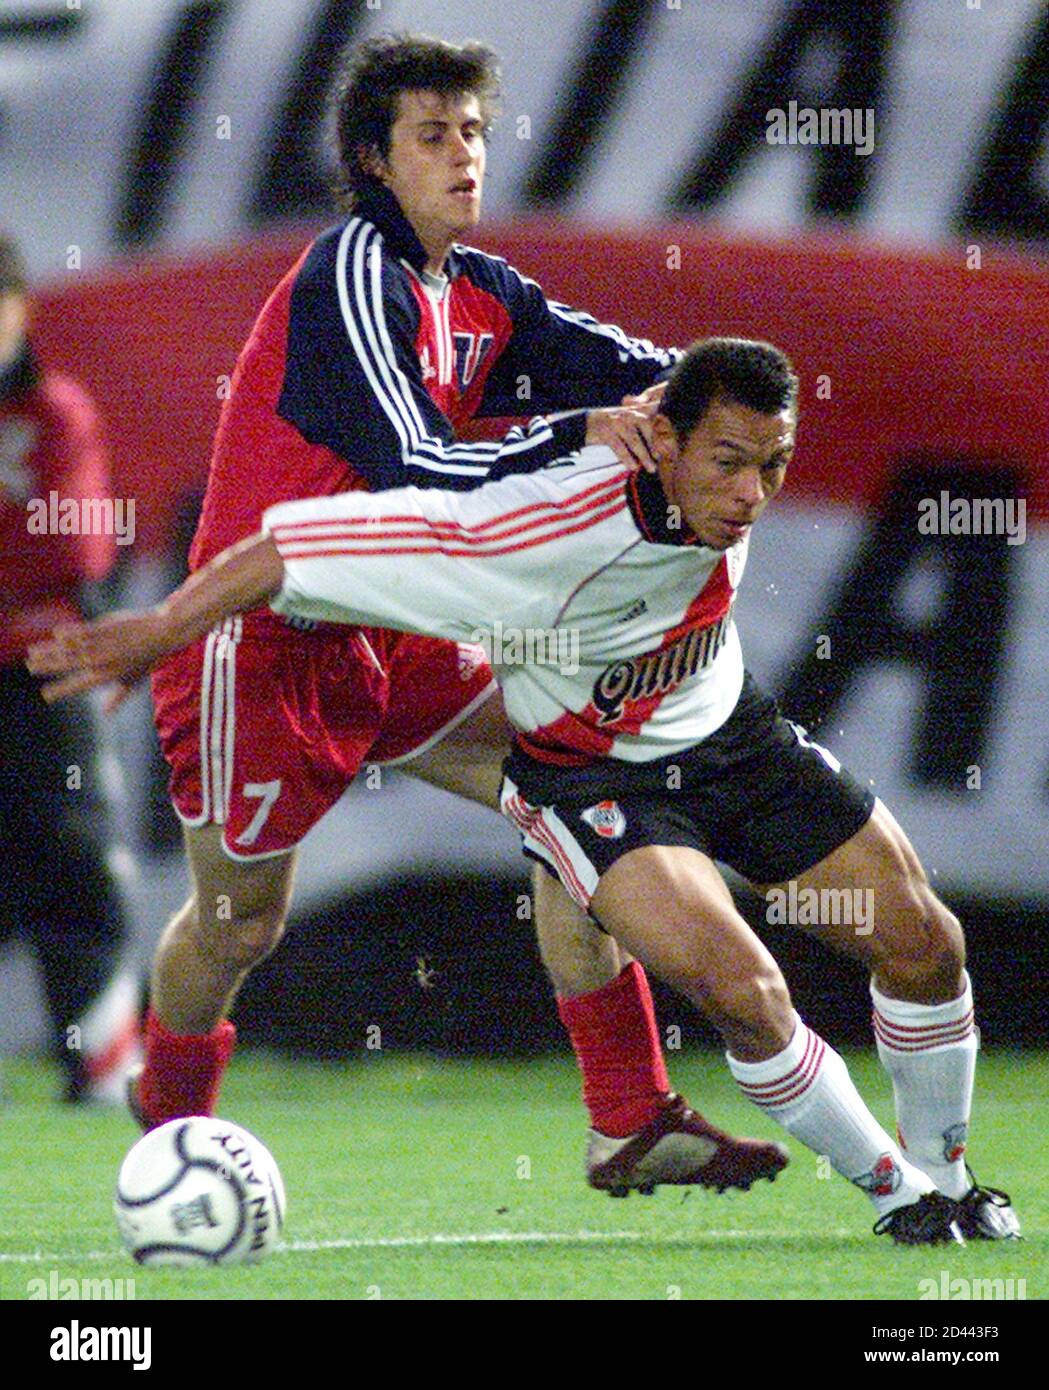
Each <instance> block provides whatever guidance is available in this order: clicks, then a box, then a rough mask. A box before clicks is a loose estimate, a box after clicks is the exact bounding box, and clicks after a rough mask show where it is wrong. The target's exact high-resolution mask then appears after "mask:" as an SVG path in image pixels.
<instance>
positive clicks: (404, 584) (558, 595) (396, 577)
mask: <svg viewBox="0 0 1049 1390" xmlns="http://www.w3.org/2000/svg"><path fill="white" fill-rule="evenodd" d="M676 520H677V518H676V516H675V510H674V509H672V508H670V507H668V505H667V501H666V497H665V495H664V493H663V489H662V486H661V485H660V483H659V480H658V478H656V477H655V476H653V475H651V474H648V473H642V472H636V471H634V470H632V469H629V468H625V467H624V466H623V465H622V464H620V463H619V462H618V460H617V459H616V458H615V455H614V454H613V453H612V452H611V450H609V449H607V448H604V447H592V448H586V449H582V450H581V451H579V452H578V453H576V454H573V455H572V456H571V457H570V458H568V459H566V460H564V461H562V462H560V463H556V464H554V465H552V466H550V467H549V468H545V469H542V470H540V471H538V472H535V473H529V474H515V475H513V476H511V477H507V478H504V479H501V480H499V481H498V482H493V483H486V484H484V485H483V486H481V487H479V488H476V489H474V490H473V491H472V492H448V491H443V490H437V489H432V490H431V489H418V488H414V487H408V488H395V489H392V490H390V491H387V492H381V493H364V492H352V493H343V494H339V495H337V496H334V497H319V498H310V499H307V500H304V501H299V502H287V503H281V504H279V505H277V506H274V507H270V508H269V509H268V511H267V512H266V513H265V516H264V519H263V529H264V530H266V531H267V532H269V534H270V535H271V536H272V537H273V539H274V541H275V542H276V544H277V547H278V549H279V550H280V553H281V556H282V558H283V560H284V566H285V574H284V584H283V587H282V589H281V591H280V593H279V594H278V595H277V596H276V597H275V599H274V600H273V603H272V607H273V608H274V609H275V610H276V611H277V612H278V613H284V614H289V615H294V616H298V617H302V618H312V619H319V620H322V621H328V622H333V621H334V622H348V623H360V624H365V625H376V626H381V627H390V628H399V629H403V630H405V631H408V632H420V633H424V634H427V635H429V636H433V637H445V638H451V639H452V640H455V641H459V642H465V643H480V644H481V645H482V646H483V647H484V649H485V652H486V654H488V655H489V656H490V659H491V660H492V664H493V669H494V671H495V674H496V676H497V678H498V680H499V683H500V685H501V686H502V688H503V698H504V702H505V706H506V711H507V715H508V717H509V718H510V720H511V722H512V723H513V724H514V726H515V728H516V729H517V730H518V738H519V742H520V744H521V746H522V748H523V749H524V750H525V751H526V752H527V753H529V754H530V755H531V756H533V757H536V758H538V759H540V760H542V761H544V762H548V763H555V764H563V765H565V766H580V765H582V764H585V763H588V762H590V761H592V760H594V759H595V758H603V757H612V758H622V759H625V760H627V761H630V762H646V761H649V760H650V759H653V758H661V757H665V756H667V755H670V754H673V753H677V752H681V751H682V750H684V749H685V748H688V747H690V746H691V745H693V744H695V743H697V742H699V740H701V739H703V738H706V737H707V736H708V735H710V734H712V733H713V732H714V731H715V730H716V729H718V728H720V726H721V725H722V724H723V723H724V722H725V720H726V719H727V718H728V716H729V714H731V712H732V710H733V708H734V706H735V704H736V701H737V699H738V698H739V693H740V689H741V687H742V683H743V657H742V653H741V650H740V645H739V638H738V636H737V634H736V629H735V624H734V623H733V621H732V603H733V599H734V596H735V590H736V587H737V585H738V583H739V580H740V576H741V575H742V572H743V566H744V563H745V559H746V541H745V540H744V541H742V542H740V543H738V544H736V545H735V546H733V547H731V549H729V550H728V551H720V550H714V549H710V548H708V547H706V546H703V545H701V544H699V542H698V541H697V540H696V538H695V537H694V536H692V535H691V534H690V533H689V532H688V531H687V529H685V528H684V527H683V526H681V525H678V526H676V527H675V521H676Z"/></svg>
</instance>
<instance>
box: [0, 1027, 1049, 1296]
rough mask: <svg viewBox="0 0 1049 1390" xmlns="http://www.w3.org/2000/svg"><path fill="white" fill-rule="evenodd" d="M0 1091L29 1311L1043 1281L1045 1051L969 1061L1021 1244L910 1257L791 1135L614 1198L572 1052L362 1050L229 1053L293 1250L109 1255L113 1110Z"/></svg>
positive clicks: (12, 1265) (873, 1075)
mask: <svg viewBox="0 0 1049 1390" xmlns="http://www.w3.org/2000/svg"><path fill="white" fill-rule="evenodd" d="M670 1061H671V1073H672V1077H673V1081H674V1084H675V1085H677V1086H679V1087H680V1088H681V1089H682V1090H683V1091H684V1092H685V1094H686V1095H688V1096H689V1098H690V1099H691V1100H692V1102H693V1103H694V1104H696V1105H698V1106H700V1107H701V1108H703V1109H704V1110H705V1111H706V1112H707V1113H708V1114H709V1115H710V1117H711V1118H713V1119H715V1120H716V1121H718V1122H720V1123H722V1124H725V1125H728V1126H730V1127H732V1128H735V1129H736V1130H737V1131H740V1132H746V1133H752V1134H754V1133H757V1134H767V1135H770V1136H771V1135H774V1134H776V1133H777V1131H776V1129H775V1127H774V1126H773V1125H771V1124H770V1123H769V1122H768V1121H767V1120H766V1119H765V1118H764V1116H762V1115H760V1114H758V1113H757V1111H755V1110H754V1109H753V1108H752V1107H750V1106H749V1105H747V1103H746V1102H745V1101H744V1100H743V1099H742V1098H741V1097H740V1096H739V1094H738V1093H737V1091H736V1089H735V1087H734V1084H733V1083H732V1081H731V1078H730V1077H729V1075H728V1072H727V1070H726V1068H725V1066H724V1063H723V1062H722V1061H721V1060H720V1059H719V1058H718V1057H716V1056H714V1055H710V1054H705V1053H696V1054H673V1053H672V1054H671V1057H670ZM849 1063H850V1066H851V1068H852V1071H853V1075H854V1077H855V1079H856V1081H857V1083H858V1085H859V1086H860V1089H861V1090H862V1091H863V1093H864V1095H865V1096H866V1097H867V1099H868V1100H869V1101H870V1103H871V1104H872V1106H873V1108H874V1109H875V1111H876V1113H877V1114H878V1116H879V1118H880V1119H881V1120H882V1121H883V1123H885V1124H886V1125H887V1126H890V1127H891V1124H892V1115H891V1100H890V1090H889V1083H888V1080H887V1078H886V1077H885V1075H884V1073H883V1072H882V1071H881V1069H880V1067H879V1065H878V1063H877V1059H876V1057H875V1056H874V1054H873V1051H871V1052H857V1053H852V1054H850V1055H849ZM3 1079H4V1085H5V1089H6V1092H7V1095H6V1099H5V1101H4V1103H3V1104H2V1106H0V1184H2V1192H0V1295H2V1296H3V1297H4V1298H5V1299H26V1298H27V1297H28V1296H29V1292H30V1288H31V1285H30V1281H31V1280H33V1279H39V1278H43V1279H45V1280H46V1279H48V1278H49V1276H50V1272H51V1271H52V1270H53V1271H55V1277H56V1279H58V1280H62V1279H69V1278H73V1279H87V1278H91V1279H104V1278H112V1279H118V1278H123V1279H125V1280H127V1279H129V1278H131V1279H134V1284H135V1288H134V1296H135V1297H136V1298H137V1299H153V1298H157V1299H217V1298H218V1299H238V1298H251V1299H255V1298H263V1299H267V1298H272V1299H289V1298H290V1299H297V1298H321V1299H369V1298H373V1299H374V1298H382V1299H445V1298H456V1299H527V1298H542V1299H571V1298H586V1299H605V1298H617V1299H621V1298H630V1299H638V1298H640V1299H660V1300H665V1299H674V1298H680V1299H703V1298H741V1299H752V1298H759V1299H795V1298H805V1299H809V1298H811V1299H850V1300H858V1299H903V1300H917V1299H918V1298H919V1294H920V1292H921V1290H922V1286H921V1283H920V1281H921V1280H923V1279H930V1278H931V1279H933V1280H935V1281H936V1284H937V1286H939V1283H940V1281H941V1279H942V1277H943V1274H944V1271H946V1272H947V1275H948V1277H949V1278H950V1279H956V1278H959V1277H963V1278H968V1279H1002V1280H1010V1279H1011V1280H1013V1281H1014V1283H1013V1285H1012V1288H1013V1290H1014V1293H1015V1294H1017V1295H1019V1296H1025V1297H1027V1298H1028V1299H1036V1298H1044V1297H1045V1294H1046V1290H1047V1287H1049V1203H1047V1198H1046V1190H1047V1181H1046V1179H1047V1176H1049V1175H1047V1168H1049V1156H1047V1155H1049V1145H1047V1144H1046V1132H1045V1131H1046V1124H1045V1110H1044V1098H1045V1096H1046V1095H1047V1094H1049V1057H1046V1056H1045V1055H1039V1054H1033V1053H997V1054H995V1053H992V1054H988V1055H984V1056H983V1057H982V1058H981V1063H980V1069H979V1072H978V1078H977V1088H978V1089H977V1105H976V1110H975V1117H974V1125H973V1136H972V1142H971V1145H970V1156H971V1158H972V1161H973V1163H974V1165H975V1167H976V1171H977V1173H978V1174H979V1176H980V1178H981V1179H982V1180H983V1181H984V1182H985V1183H987V1184H990V1185H992V1186H995V1187H1002V1188H1004V1189H1005V1190H1006V1191H1008V1192H1010V1193H1011V1194H1012V1196H1013V1200H1014V1203H1015V1205H1016V1207H1017V1210H1018V1212H1019V1214H1020V1217H1021V1220H1022V1221H1023V1223H1024V1227H1025V1232H1026V1236H1027V1239H1026V1240H1025V1241H1024V1242H1023V1243H1010V1244H1005V1245H1003V1244H996V1243H990V1242H981V1243H970V1245H969V1246H968V1247H967V1248H966V1249H965V1250H960V1249H953V1248H946V1249H945V1248H942V1247H941V1248H934V1249H916V1250H912V1249H903V1248H898V1247H895V1246H893V1245H892V1244H891V1243H889V1241H888V1240H887V1239H886V1238H884V1237H883V1238H881V1239H875V1238H874V1237H873V1236H872V1235H871V1231H870V1227H871V1223H872V1220H873V1212H872V1209H871V1207H870V1205H869V1203H868V1202H867V1200H866V1198H865V1197H863V1195H862V1194H861V1193H859V1192H857V1191H855V1190H854V1189H853V1188H851V1187H849V1186H848V1185H847V1184H845V1183H844V1182H842V1181H841V1180H840V1179H838V1178H836V1177H834V1176H833V1175H832V1176H831V1177H830V1178H829V1179H828V1178H827V1177H825V1176H824V1168H825V1165H823V1164H820V1163H819V1161H818V1160H817V1158H816V1156H815V1155H813V1154H810V1153H809V1152H808V1151H807V1150H805V1149H804V1148H802V1147H801V1146H800V1145H797V1144H794V1143H793V1142H791V1144H790V1147H791V1157H792V1162H791V1166H790V1167H789V1168H788V1169H787V1171H786V1172H785V1173H783V1174H781V1176H780V1178H779V1180H778V1181H777V1182H776V1183H775V1184H774V1185H770V1184H768V1183H761V1184H759V1185H758V1186H757V1187H756V1188H754V1189H753V1190H752V1191H751V1192H749V1193H733V1194H727V1195H725V1196H717V1195H716V1194H714V1193H712V1192H706V1191H703V1190H699V1189H697V1190H695V1191H689V1192H687V1194H686V1193H685V1192H684V1191H683V1190H681V1189H674V1188H666V1187H664V1188H661V1189H660V1190H659V1191H658V1192H657V1193H656V1195H655V1196H654V1197H651V1198H643V1197H640V1196H638V1195H637V1194H633V1195H631V1197H629V1198H628V1199H627V1200H625V1201H624V1200H620V1201H616V1200H613V1199H610V1198H609V1197H607V1196H605V1195H604V1194H601V1193H596V1192H593V1191H591V1190H590V1189H589V1188H587V1187H586V1186H585V1184H584V1182H583V1179H582V1176H581V1172H582V1160H583V1144H584V1134H585V1126H586V1121H585V1116H584V1112H583V1110H582V1108H581V1105H580V1102H579V1100H578V1080H577V1076H576V1072H575V1069H574V1066H573V1063H572V1062H571V1060H570V1059H568V1058H550V1059H546V1060H543V1061H540V1062H517V1063H507V1062H487V1061H461V1062H450V1061H436V1060H433V1059H431V1058H425V1057H405V1056H403V1055H384V1054H382V1053H371V1054H366V1055H364V1056H362V1057H360V1058H359V1059H355V1060H353V1061H351V1062H348V1063H346V1064H344V1065H321V1064H314V1063H303V1062H294V1061H288V1060H284V1059H280V1058H275V1057H269V1056H266V1055H263V1054H257V1053H256V1054H251V1053H247V1052H245V1053H243V1054H240V1055H238V1057H237V1059H236V1062H235V1064H234V1066H233V1067H232V1069H231V1071H230V1073H229V1077H228V1080H227V1083H226V1088H225V1091H224V1094H223V1104H222V1110H221V1113H222V1115H223V1116H224V1118H227V1119H230V1120H233V1121H235V1122H237V1123H239V1124H242V1125H245V1126H246V1127H247V1128H248V1129H250V1130H252V1131H254V1132H255V1133H256V1134H257V1135H258V1136H259V1137H260V1138H261V1139H262V1140H263V1142H264V1143H266V1144H267V1145H268V1146H269V1147H270V1148H271V1149H272V1150H273V1152H274V1154H275V1155H276V1157H277V1160H278V1162H279V1164H280V1166H281V1170H282V1172H283V1174H284V1180H285V1183H286V1186H287V1191H288V1220H287V1224H286V1227H285V1232H284V1236H285V1240H284V1244H283V1246H282V1248H281V1249H280V1250H278V1251H277V1252H276V1253H275V1254H273V1255H272V1256H271V1257H270V1258H269V1259H268V1260H267V1261H266V1262H265V1263H263V1264H261V1265H259V1266H257V1267H254V1268H239V1269H203V1270H198V1269H194V1270H162V1269H158V1270H150V1269H143V1268H139V1267H136V1266H135V1265H134V1264H133V1263H132V1262H131V1261H130V1259H128V1258H127V1257H126V1256H125V1255H124V1254H123V1253H122V1252H121V1251H120V1249H119V1243H118V1240H117V1234H116V1228H115V1225H114V1222H113V1218H112V1214H111V1205H110V1204H111V1198H112V1189H113V1183H114V1179H115V1176H116V1171H117V1167H118V1165H119V1163H120V1160H121V1158H122V1157H123V1155H124V1152H125V1151H126V1150H127V1148H128V1147H129V1146H130V1145H131V1143H132V1142H133V1140H134V1138H135V1131H134V1130H133V1128H132V1125H131V1121H130V1119H129V1118H128V1116H127V1115H125V1114H123V1113H121V1112H119V1111H113V1112H106V1111H99V1110H91V1111H86V1112H85V1111H78V1110H73V1109H70V1108H67V1107H62V1106H59V1105H58V1104H57V1103H55V1102H54V1100H53V1099H52V1097H53V1095H54V1093H55V1091H56V1089H57V1081H56V1077H55V1074H54V1073H53V1071H52V1070H51V1069H50V1068H48V1067H47V1066H45V1065H43V1064H42V1063H34V1062H31V1061H23V1060H19V1061H11V1062H9V1063H7V1064H6V1066H5V1068H4V1071H3ZM1021 1280H1023V1281H1025V1285H1024V1286H1021V1284H1020V1282H1019V1281H1021ZM37 1287H38V1286H37ZM925 1287H926V1289H927V1288H928V1286H925ZM1006 1287H1009V1286H1008V1285H1007V1286H1006ZM966 1307H967V1308H969V1309H970V1310H971V1311H973V1312H975V1310H974V1309H972V1305H971V1304H967V1305H966Z"/></svg>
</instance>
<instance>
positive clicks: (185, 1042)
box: [138, 1009, 237, 1128]
mask: <svg viewBox="0 0 1049 1390" xmlns="http://www.w3.org/2000/svg"><path fill="white" fill-rule="evenodd" d="M236 1041H237V1030H236V1028H234V1026H233V1024H232V1023H230V1022H229V1021H228V1020H227V1019H223V1021H222V1022H221V1023H220V1024H219V1025H218V1026H217V1027H216V1028H215V1029H214V1030H213V1031H212V1032H210V1033H187V1034H179V1033H171V1032H169V1031H168V1030H167V1028H165V1027H164V1025H163V1023H161V1021H160V1019H159V1018H157V1016H156V1014H155V1013H154V1012H153V1010H152V1009H150V1010H149V1012H148V1013H147V1014H146V1065H145V1068H144V1069H143V1072H142V1076H141V1078H140V1080H139V1083H138V1098H139V1103H140V1105H141V1107H142V1113H143V1115H144V1116H145V1118H146V1120H148V1122H149V1124H150V1125H151V1126H152V1127H153V1128H155V1127H156V1126H157V1125H162V1124H165V1123H166V1122H167V1121H168V1120H176V1119H180V1118H181V1117H182V1116H183V1115H212V1114H214V1111H215V1105H216V1102H217V1101H218V1096H219V1087H220V1086H221V1084H222V1074H223V1072H224V1071H225V1070H226V1066H227V1064H228V1062H229V1059H230V1057H231V1056H232V1055H233V1048H234V1045H235V1043H236Z"/></svg>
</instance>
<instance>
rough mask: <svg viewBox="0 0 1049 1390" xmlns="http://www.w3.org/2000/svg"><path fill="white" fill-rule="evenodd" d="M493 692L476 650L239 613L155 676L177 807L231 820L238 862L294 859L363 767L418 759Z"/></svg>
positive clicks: (216, 821)
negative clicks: (305, 628) (303, 628)
mask: <svg viewBox="0 0 1049 1390" xmlns="http://www.w3.org/2000/svg"><path fill="white" fill-rule="evenodd" d="M493 688H494V682H493V679H492V672H491V670H490V668H489V667H488V665H487V664H486V663H485V661H484V657H483V654H482V653H481V651H480V648H478V647H472V646H468V645H466V644H457V643H455V642H444V641H438V640H436V639H434V638H431V637H417V636H412V635H410V634H408V633H401V632H389V631H386V630H385V629H382V628H357V627H335V626H333V625H324V626H321V627H319V628H317V629H316V630H314V631H309V632H297V631H296V630H295V629H294V628H291V627H286V626H283V625H280V624H278V623H277V622H271V621H270V620H269V619H268V618H266V619H264V620H262V621H261V622H260V620H259V619H258V618H257V616H256V615H248V616H247V617H246V618H242V617H236V618H229V619H227V620H226V622H225V623H223V624H222V625H221V627H219V628H216V629H215V630H214V631H213V632H210V633H209V634H208V636H207V637H205V638H202V639H201V640H200V641H199V642H195V643H193V645H192V646H189V647H186V648H185V649H184V650H183V651H180V652H177V653H176V654H175V655H174V656H171V657H169V658H168V659H167V661H165V662H164V663H163V664H162V665H161V666H160V667H158V669H157V670H156V672H155V673H154V675H153V705H154V710H155V718H156V725H157V732H158V734H159V735H160V743H161V747H162V749H163V751H164V756H165V758H166V759H167V761H168V764H169V765H170V767H171V784H170V790H171V800H172V802H173V803H174V807H175V810H176V812H177V813H178V815H179V817H180V819H182V820H183V821H184V822H185V823H186V824H187V825H208V824H212V825H223V826H224V827H225V833H224V835H223V843H224V847H225V849H226V852H227V853H228V854H229V855H231V856H232V857H233V858H234V859H260V858H263V857H265V856H266V855H271V854H281V853H284V852H285V851H287V850H289V849H291V848H292V847H293V846H294V845H296V844H298V842H299V841H300V840H301V839H302V838H303V836H304V835H305V834H306V832H307V831H308V830H309V829H310V827H311V826H313V825H315V824H316V823H317V821H319V820H320V818H321V817H322V816H323V815H324V813H325V812H326V811H328V810H330V808H331V807H332V806H333V805H334V804H335V802H336V801H338V799H339V797H340V796H341V795H342V793H343V792H344V791H345V790H346V788H347V787H348V786H349V784H350V783H351V782H352V781H353V779H354V777H355V776H356V775H357V772H358V771H359V769H360V767H361V764H362V763H364V762H365V761H367V762H370V763H395V762H402V761H407V760H408V759H409V758H410V757H414V756H417V755H418V754H419V753H421V752H423V751H424V750H425V749H426V748H427V747H429V746H430V745H431V744H434V743H436V742H437V741H438V740H439V739H440V738H441V736H442V735H443V734H445V733H447V732H448V730H449V729H451V728H453V727H454V726H455V725H456V724H458V723H459V722H460V721H461V720H463V719H465V718H466V716H467V715H468V714H469V713H470V712H471V711H472V710H473V709H475V708H476V707H477V706H478V705H480V704H481V703H483V701H484V700H485V699H486V698H487V697H488V695H489V694H490V693H491V691H492V689H493Z"/></svg>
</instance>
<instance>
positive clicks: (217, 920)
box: [190, 899, 284, 970]
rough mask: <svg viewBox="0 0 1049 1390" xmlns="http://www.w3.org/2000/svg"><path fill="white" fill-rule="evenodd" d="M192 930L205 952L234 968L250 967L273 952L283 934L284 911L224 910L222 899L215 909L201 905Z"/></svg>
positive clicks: (226, 965) (197, 943) (274, 909)
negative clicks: (206, 909) (208, 909)
mask: <svg viewBox="0 0 1049 1390" xmlns="http://www.w3.org/2000/svg"><path fill="white" fill-rule="evenodd" d="M190 929H191V930H192V932H193V935H194V937H195V938H196V945H197V947H198V949H199V950H200V951H201V953H202V954H203V955H206V956H208V957H210V958H211V959H212V960H214V961H215V962H216V963H221V964H222V965H223V966H224V967H226V968H228V969H233V970H250V969H251V968H252V966H254V965H258V963H259V962H260V961H262V960H265V958H266V957H267V956H268V955H269V954H270V952H271V951H273V950H274V949H275V948H276V946H277V944H278V942H279V941H280V939H281V937H282V936H283V935H284V912H283V909H281V908H276V907H274V908H271V909H268V910H264V911H262V912H256V913H254V914H250V915H249V914H244V915H239V914H237V913H236V912H235V911H234V910H233V909H232V907H231V908H230V909H229V910H228V911H224V904H223V902H222V900H221V899H220V901H219V903H218V905H217V908H216V910H215V911H214V912H207V913H206V912H204V911H203V910H202V909H201V907H200V905H198V908H197V912H196V913H195V914H194V917H193V919H192V922H191V924H190Z"/></svg>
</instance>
